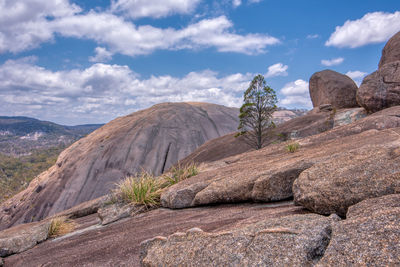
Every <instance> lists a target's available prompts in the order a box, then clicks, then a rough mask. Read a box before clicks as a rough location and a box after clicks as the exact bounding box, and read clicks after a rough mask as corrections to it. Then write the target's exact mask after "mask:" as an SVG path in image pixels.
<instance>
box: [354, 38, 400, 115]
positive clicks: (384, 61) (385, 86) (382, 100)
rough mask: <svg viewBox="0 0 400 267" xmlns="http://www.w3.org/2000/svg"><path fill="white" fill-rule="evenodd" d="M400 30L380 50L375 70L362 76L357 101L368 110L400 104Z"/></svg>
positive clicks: (372, 110)
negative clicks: (377, 65) (379, 58)
mask: <svg viewBox="0 0 400 267" xmlns="http://www.w3.org/2000/svg"><path fill="white" fill-rule="evenodd" d="M399 67H400V32H398V33H397V34H396V35H394V36H393V37H392V38H391V39H390V40H389V41H388V42H387V44H386V45H385V47H384V49H383V50H382V57H381V60H380V62H379V68H378V70H377V71H375V72H373V73H372V74H370V75H368V76H367V77H365V78H364V80H363V82H362V84H361V86H360V88H359V89H358V91H357V102H358V103H359V104H360V106H362V107H364V108H365V109H366V110H368V111H369V112H377V111H379V110H382V109H385V108H388V107H392V106H396V105H400V68H399Z"/></svg>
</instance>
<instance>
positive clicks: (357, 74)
mask: <svg viewBox="0 0 400 267" xmlns="http://www.w3.org/2000/svg"><path fill="white" fill-rule="evenodd" d="M367 74H368V73H366V72H362V71H359V70H356V71H348V72H347V73H346V75H347V76H349V77H350V78H352V79H353V81H354V82H355V83H356V84H357V85H358V86H360V84H361V82H362V79H363V78H364V77H365V76H366V75H367Z"/></svg>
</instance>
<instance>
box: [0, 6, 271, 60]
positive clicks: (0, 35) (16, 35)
mask: <svg viewBox="0 0 400 267" xmlns="http://www.w3.org/2000/svg"><path fill="white" fill-rule="evenodd" d="M182 1H183V0H182ZM147 2H148V1H147ZM147 2H146V3H147ZM170 2H171V3H172V2H176V3H177V2H180V1H169V2H168V3H170ZM183 2H188V3H189V2H190V1H183ZM117 3H125V2H123V1H119V2H114V4H115V5H117ZM126 3H136V4H140V3H142V1H139V2H132V1H127V2H126ZM143 3H145V2H143ZM191 3H192V2H191ZM0 5H1V6H0V53H4V52H14V53H17V52H21V51H24V50H28V49H32V48H35V47H38V46H39V45H40V44H41V43H43V42H48V41H51V40H53V39H54V36H55V34H56V33H57V34H59V35H61V36H64V37H72V38H79V39H89V40H93V41H95V42H96V43H97V44H99V47H100V48H98V49H97V50H96V56H94V57H93V58H92V59H91V60H92V61H98V60H101V61H102V60H106V59H108V58H109V57H110V56H111V55H112V54H115V53H120V54H124V55H128V56H136V55H146V54H150V53H152V52H154V51H155V50H180V49H204V48H209V47H215V48H216V49H217V51H219V52H236V53H244V54H249V55H250V54H251V55H252V54H260V53H263V52H265V51H266V47H267V46H269V45H273V44H277V43H279V40H278V39H277V38H274V37H271V36H269V35H266V34H245V35H240V34H236V33H235V32H234V30H233V23H232V22H231V21H230V20H228V19H227V18H226V17H225V16H220V17H216V18H211V19H203V20H201V21H199V22H197V23H193V24H189V25H188V26H186V27H184V28H180V29H174V28H158V27H153V26H150V25H140V26H138V25H135V24H134V23H132V22H130V21H127V20H125V19H124V18H122V17H119V16H116V15H114V14H111V13H107V12H95V11H93V10H92V11H90V12H88V13H82V10H81V9H80V8H79V7H78V6H76V5H74V4H70V3H69V2H68V0H60V1H44V0H26V1H24V2H20V1H11V0H7V1H1V2H0ZM188 5H189V4H188ZM160 6H163V5H160ZM110 53H112V54H110Z"/></svg>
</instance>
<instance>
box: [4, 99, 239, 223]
mask: <svg viewBox="0 0 400 267" xmlns="http://www.w3.org/2000/svg"><path fill="white" fill-rule="evenodd" d="M237 125H238V110H237V109H235V108H228V107H224V106H220V105H214V104H207V103H165V104H159V105H155V106H153V107H151V108H149V109H146V110H142V111H139V112H135V113H133V114H131V115H128V116H125V117H121V118H117V119H115V120H113V121H111V122H110V123H108V124H106V125H105V126H103V127H102V128H100V129H98V130H96V131H95V132H93V133H92V134H90V135H89V136H87V137H85V138H83V139H81V140H79V141H78V142H76V143H74V144H73V145H71V146H70V147H69V148H68V149H66V150H65V151H64V152H63V153H62V154H61V155H60V157H59V158H58V160H57V163H56V164H55V165H54V166H53V167H51V168H50V169H49V170H48V171H46V172H44V173H42V174H41V175H40V176H38V177H37V178H36V179H35V180H34V181H32V182H31V184H30V185H29V187H28V188H27V189H26V190H24V191H22V192H21V193H19V194H17V195H16V196H15V197H13V198H12V199H10V200H9V201H7V202H5V203H3V204H2V206H1V207H0V229H3V228H6V227H9V226H11V225H13V224H17V223H22V222H30V221H32V220H39V219H42V218H44V217H46V216H48V215H52V214H55V213H57V212H60V211H62V210H65V209H68V208H70V207H73V206H75V205H77V204H79V203H82V202H84V201H87V200H90V199H94V198H97V197H100V196H102V195H105V194H107V193H108V192H109V190H110V188H112V187H113V186H114V184H115V183H116V182H117V181H119V180H120V179H121V178H123V177H124V176H126V175H131V174H134V173H136V172H139V171H141V170H142V168H143V169H145V170H147V171H150V172H153V173H154V174H160V173H162V172H163V171H164V170H166V169H168V167H169V166H171V165H172V164H174V163H176V162H177V161H178V160H179V159H182V158H184V157H185V156H187V155H189V154H190V153H191V152H192V151H193V150H195V149H196V148H197V147H198V146H200V145H201V144H203V143H204V142H205V141H207V140H209V139H213V138H216V137H219V136H222V135H225V134H228V133H231V132H233V131H235V130H236V129H237ZM32 207H33V208H32Z"/></svg>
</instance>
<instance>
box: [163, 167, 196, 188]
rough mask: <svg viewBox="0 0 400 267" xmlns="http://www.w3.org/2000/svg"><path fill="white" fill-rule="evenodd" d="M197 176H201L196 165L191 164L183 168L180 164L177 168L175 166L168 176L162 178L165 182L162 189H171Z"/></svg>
mask: <svg viewBox="0 0 400 267" xmlns="http://www.w3.org/2000/svg"><path fill="white" fill-rule="evenodd" d="M197 174H199V170H198V168H197V166H196V164H194V163H191V164H188V165H185V166H182V165H181V164H180V163H178V164H177V165H176V166H173V167H172V168H171V170H170V171H169V172H168V173H167V174H164V175H163V176H162V177H161V179H162V180H163V183H162V187H163V188H165V187H169V186H171V185H174V184H176V183H179V182H180V181H183V180H185V179H188V178H190V177H192V176H195V175H197Z"/></svg>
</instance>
